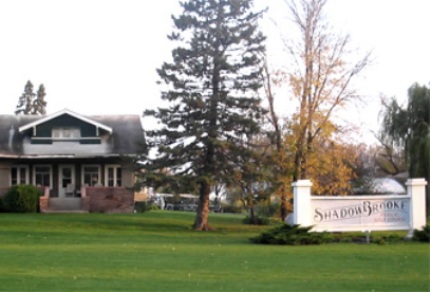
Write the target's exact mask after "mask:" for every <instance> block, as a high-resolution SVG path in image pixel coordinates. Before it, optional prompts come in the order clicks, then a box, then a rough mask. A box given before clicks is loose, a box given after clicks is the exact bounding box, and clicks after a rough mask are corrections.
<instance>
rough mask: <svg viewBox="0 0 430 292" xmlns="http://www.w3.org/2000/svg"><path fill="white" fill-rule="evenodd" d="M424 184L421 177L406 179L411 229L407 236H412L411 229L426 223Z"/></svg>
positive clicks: (420, 227)
mask: <svg viewBox="0 0 430 292" xmlns="http://www.w3.org/2000/svg"><path fill="white" fill-rule="evenodd" d="M426 185H427V182H426V180H425V179H423V178H414V179H408V181H407V182H406V186H407V187H408V196H409V197H410V198H411V203H410V215H409V216H410V218H411V219H410V220H411V222H410V224H411V230H410V232H409V234H408V236H409V237H410V236H412V233H413V230H414V229H418V230H421V229H422V228H423V227H424V226H425V225H426V223H427V221H426Z"/></svg>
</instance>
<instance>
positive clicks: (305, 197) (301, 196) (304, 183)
mask: <svg viewBox="0 0 430 292" xmlns="http://www.w3.org/2000/svg"><path fill="white" fill-rule="evenodd" d="M292 186H293V188H294V190H293V192H294V217H293V220H294V224H298V225H300V226H303V227H306V226H311V225H312V220H311V219H312V213H311V187H312V182H311V181H310V180H299V181H296V182H294V183H293V184H292Z"/></svg>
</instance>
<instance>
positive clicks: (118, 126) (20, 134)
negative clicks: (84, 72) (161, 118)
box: [0, 110, 146, 158]
mask: <svg viewBox="0 0 430 292" xmlns="http://www.w3.org/2000/svg"><path fill="white" fill-rule="evenodd" d="M62 114H69V115H71V116H73V117H74V118H78V119H80V120H82V121H84V122H86V123H91V124H92V125H95V126H98V127H99V128H101V129H104V130H105V131H104V132H105V133H106V134H108V135H106V136H105V137H104V141H105V143H106V144H107V145H108V147H109V151H108V152H107V153H104V154H103V156H106V157H108V156H130V155H131V156H133V155H136V154H139V153H142V151H143V149H144V148H145V145H146V143H145V137H144V130H143V125H142V120H141V117H140V116H138V115H91V116H82V115H79V114H76V113H74V112H72V111H69V110H63V111H60V112H58V113H55V114H52V115H48V116H37V115H12V114H10V115H3V114H0V158H14V157H21V158H25V157H26V155H27V154H26V153H25V152H24V141H25V140H26V139H28V138H29V137H30V135H31V133H29V132H28V131H27V129H30V128H31V127H34V126H37V125H40V124H42V123H44V122H47V121H49V120H51V119H54V118H55V117H58V116H60V115H62ZM105 139H106V140H105ZM74 148H75V147H72V148H71V149H72V150H73V149H74ZM72 152H73V151H72ZM27 156H28V155H27ZM33 156H34V157H35V158H42V155H33V154H31V157H33ZM54 156H55V153H52V157H54ZM72 156H73V155H72ZM99 156H100V155H99V154H95V153H88V157H99ZM47 157H48V156H47Z"/></svg>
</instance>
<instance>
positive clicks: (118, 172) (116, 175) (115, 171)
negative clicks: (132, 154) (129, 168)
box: [105, 165, 122, 187]
mask: <svg viewBox="0 0 430 292" xmlns="http://www.w3.org/2000/svg"><path fill="white" fill-rule="evenodd" d="M105 182H106V185H107V186H108V187H120V186H121V185H122V169H121V166H120V165H106V168H105Z"/></svg>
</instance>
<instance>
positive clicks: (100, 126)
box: [18, 109, 112, 134]
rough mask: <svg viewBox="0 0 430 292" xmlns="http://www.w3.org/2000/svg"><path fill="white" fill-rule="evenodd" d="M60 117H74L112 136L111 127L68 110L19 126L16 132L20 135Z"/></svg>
mask: <svg viewBox="0 0 430 292" xmlns="http://www.w3.org/2000/svg"><path fill="white" fill-rule="evenodd" d="M62 115H69V116H72V117H74V118H76V119H79V120H81V121H83V122H86V123H88V124H91V125H93V126H95V127H97V128H100V129H103V130H105V131H107V132H109V133H110V134H112V128H111V127H108V126H106V125H103V124H101V123H99V122H97V121H94V120H92V119H89V118H87V117H84V116H82V115H80V114H77V113H75V112H72V111H71V110H68V109H64V110H61V111H59V112H56V113H53V114H51V115H48V116H45V117H44V118H41V119H39V120H36V121H34V122H31V123H29V124H26V125H24V126H21V127H19V129H18V131H19V132H20V133H22V132H23V131H25V130H28V129H31V128H33V127H35V126H38V125H41V124H43V123H46V122H48V121H50V120H53V119H55V118H57V117H59V116H62Z"/></svg>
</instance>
